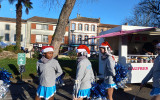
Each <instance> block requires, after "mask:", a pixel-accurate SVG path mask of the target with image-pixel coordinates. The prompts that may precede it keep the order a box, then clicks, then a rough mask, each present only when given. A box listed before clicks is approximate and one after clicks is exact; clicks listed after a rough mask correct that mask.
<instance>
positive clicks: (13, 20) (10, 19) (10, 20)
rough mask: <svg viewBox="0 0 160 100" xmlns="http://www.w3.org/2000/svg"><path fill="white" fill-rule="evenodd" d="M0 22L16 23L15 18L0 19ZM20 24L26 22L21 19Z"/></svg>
mask: <svg viewBox="0 0 160 100" xmlns="http://www.w3.org/2000/svg"><path fill="white" fill-rule="evenodd" d="M0 21H9V22H16V19H15V18H6V17H0ZM22 22H26V20H23V19H22Z"/></svg>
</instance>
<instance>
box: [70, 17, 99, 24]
mask: <svg viewBox="0 0 160 100" xmlns="http://www.w3.org/2000/svg"><path fill="white" fill-rule="evenodd" d="M71 21H81V22H92V23H100V19H99V18H98V19H96V18H87V17H77V18H74V19H71Z"/></svg>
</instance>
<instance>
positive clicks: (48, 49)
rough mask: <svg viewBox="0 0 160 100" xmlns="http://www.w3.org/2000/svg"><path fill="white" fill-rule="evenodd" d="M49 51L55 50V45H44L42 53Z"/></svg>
mask: <svg viewBox="0 0 160 100" xmlns="http://www.w3.org/2000/svg"><path fill="white" fill-rule="evenodd" d="M49 51H54V47H53V46H42V53H46V52H49Z"/></svg>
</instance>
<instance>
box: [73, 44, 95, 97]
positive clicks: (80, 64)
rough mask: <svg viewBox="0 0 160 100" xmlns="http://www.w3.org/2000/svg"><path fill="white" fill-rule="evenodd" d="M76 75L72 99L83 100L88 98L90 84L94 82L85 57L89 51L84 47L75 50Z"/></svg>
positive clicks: (89, 63)
mask: <svg viewBox="0 0 160 100" xmlns="http://www.w3.org/2000/svg"><path fill="white" fill-rule="evenodd" d="M76 52H77V56H78V58H77V73H76V80H75V85H74V99H78V100H83V98H86V97H87V98H88V99H89V98H90V92H91V91H90V89H91V83H92V82H93V81H94V74H93V70H92V65H91V62H90V61H89V60H88V58H87V57H86V56H87V55H89V54H90V50H89V48H88V47H87V46H86V45H80V46H79V47H78V48H77V49H76Z"/></svg>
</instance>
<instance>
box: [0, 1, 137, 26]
mask: <svg viewBox="0 0 160 100" xmlns="http://www.w3.org/2000/svg"><path fill="white" fill-rule="evenodd" d="M0 1H1V0H0ZM46 1H47V0H31V2H32V3H33V5H32V6H33V9H31V10H30V11H29V14H28V15H27V14H26V13H25V7H23V14H22V19H28V18H31V17H33V16H39V17H47V18H54V19H58V18H59V15H60V12H61V9H62V7H63V3H64V1H65V0H59V2H58V3H57V2H53V3H51V2H46ZM48 1H50V0H48ZM55 1H56V0H55ZM139 1H140V0H77V1H76V4H75V6H74V8H73V10H72V13H71V15H70V19H73V18H76V17H77V13H78V14H80V16H82V17H88V18H100V19H101V20H100V21H101V23H103V24H114V25H121V24H122V23H123V21H124V19H125V18H127V17H129V16H131V15H132V11H133V8H134V7H135V5H136V4H138V2H139ZM15 4H16V2H15V3H14V4H9V2H8V0H2V2H1V8H0V17H8V18H16V8H15Z"/></svg>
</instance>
